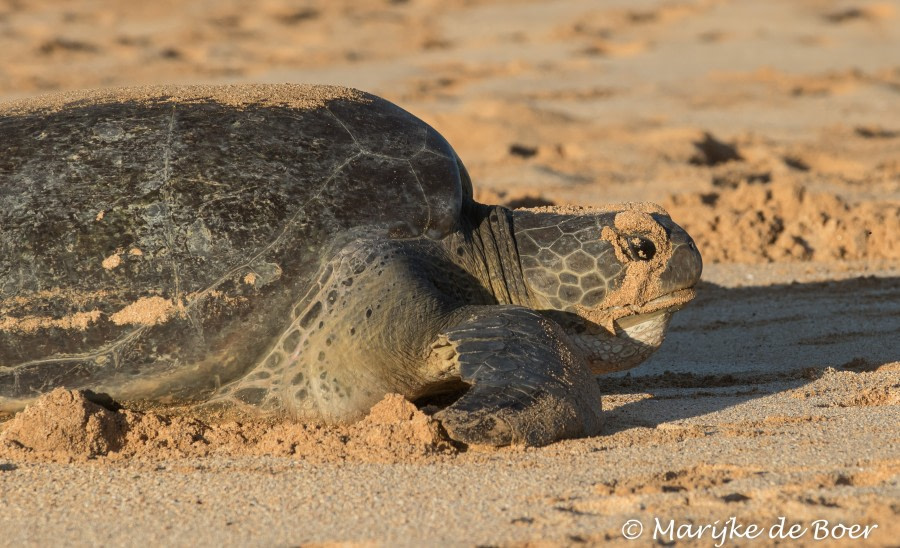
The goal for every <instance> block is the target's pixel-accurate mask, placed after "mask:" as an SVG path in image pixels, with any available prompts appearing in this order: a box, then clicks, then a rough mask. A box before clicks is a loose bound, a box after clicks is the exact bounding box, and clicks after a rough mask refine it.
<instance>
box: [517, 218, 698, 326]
mask: <svg viewBox="0 0 900 548" xmlns="http://www.w3.org/2000/svg"><path fill="white" fill-rule="evenodd" d="M513 218H514V225H515V227H516V235H517V244H518V246H519V254H520V260H521V263H522V266H523V272H524V275H525V278H526V283H530V285H531V288H532V290H533V292H534V294H535V295H536V299H537V301H538V302H537V305H538V306H539V307H540V306H543V307H548V308H555V309H558V310H572V311H575V312H577V313H578V314H579V315H580V316H582V317H583V318H585V319H587V320H589V321H591V322H593V323H595V324H598V325H601V326H605V327H606V328H607V330H609V331H610V332H614V328H613V326H612V322H613V321H614V320H617V319H619V318H622V317H625V316H629V315H634V314H641V313H649V312H653V311H655V310H659V309H662V308H667V307H668V308H672V307H676V306H680V305H683V304H684V303H685V302H687V301H689V300H690V299H691V298H692V296H693V292H692V291H691V288H692V287H693V286H694V285H695V284H696V283H697V281H698V280H699V278H700V272H701V269H702V262H701V259H700V253H699V251H698V250H697V248H696V246H695V245H694V243H693V240H692V239H691V238H690V236H689V235H688V234H687V233H686V232H685V231H684V230H683V229H682V228H681V227H679V226H678V225H677V224H675V223H674V222H673V221H672V219H671V218H670V217H669V215H668V213H667V212H666V211H665V210H664V209H663V208H662V207H660V206H658V205H656V204H653V203H645V202H629V203H624V204H610V205H605V206H600V207H580V206H544V207H536V208H523V209H517V210H514V212H513ZM676 255H677V256H676ZM664 297H669V298H668V299H667V300H665V302H663V298H664ZM673 309H674V308H673Z"/></svg>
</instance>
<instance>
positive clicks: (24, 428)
mask: <svg viewBox="0 0 900 548" xmlns="http://www.w3.org/2000/svg"><path fill="white" fill-rule="evenodd" d="M89 397H90V393H86V392H79V391H74V390H65V389H63V388H57V389H56V390H54V391H52V392H50V393H49V394H47V395H46V396H44V397H42V398H41V399H40V400H38V401H37V403H35V404H34V405H31V406H29V407H28V408H26V409H25V410H24V411H22V412H21V413H19V414H18V415H17V416H16V417H15V418H14V419H12V420H11V421H10V422H9V424H8V425H7V426H6V428H5V429H4V430H3V433H2V434H0V452H4V449H6V450H7V451H10V450H11V451H12V452H17V451H20V452H28V453H32V454H39V455H41V456H42V457H43V458H46V459H48V460H83V459H87V458H92V457H96V456H98V455H105V454H107V453H108V452H110V451H117V450H119V449H121V447H122V442H123V440H124V437H125V431H126V429H127V426H126V423H125V420H124V419H125V416H124V415H122V414H120V413H116V412H113V411H110V410H108V409H106V408H104V407H101V406H100V405H97V404H96V403H93V402H91V401H90V400H89V399H88V398H89Z"/></svg>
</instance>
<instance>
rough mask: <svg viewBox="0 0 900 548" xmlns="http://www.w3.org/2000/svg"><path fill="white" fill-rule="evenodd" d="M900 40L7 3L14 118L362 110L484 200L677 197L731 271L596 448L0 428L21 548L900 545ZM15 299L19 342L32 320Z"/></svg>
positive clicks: (887, 8)
mask: <svg viewBox="0 0 900 548" xmlns="http://www.w3.org/2000/svg"><path fill="white" fill-rule="evenodd" d="M898 21H900V9H898V8H897V6H896V5H895V3H892V2H883V1H879V0H872V1H865V0H860V1H852V0H803V1H798V2H783V1H779V0H760V1H754V2H727V1H708V0H687V1H682V2H668V1H663V0H647V1H641V2H596V0H562V1H559V2H533V1H530V0H498V1H493V0H449V1H445V2H435V1H432V0H410V1H407V2H380V1H379V2H375V1H371V2H370V1H356V0H335V1H330V2H324V1H311V2H306V3H303V4H302V5H298V4H297V3H295V2H288V1H286V0H265V1H263V2H259V3H256V4H254V6H253V9H248V6H247V4H246V3H244V2H232V1H225V2H221V1H219V2H212V1H211V0H199V1H198V2H193V3H189V4H185V3H184V2H175V1H174V0H160V1H157V2H150V3H138V4H134V3H127V4H126V3H122V2H113V1H112V0H96V1H90V2H88V1H73V2H67V3H65V5H64V6H61V5H60V3H59V2H51V1H48V0H35V1H29V2H6V3H2V2H0V96H2V98H4V99H11V100H21V101H23V103H20V104H24V105H28V104H35V103H34V101H35V99H33V98H35V97H37V96H40V95H42V94H44V93H46V92H57V91H63V92H70V95H69V97H72V98H78V97H81V98H84V97H86V95H85V94H84V93H83V92H79V91H77V90H79V89H83V88H103V87H109V86H128V87H132V88H135V87H137V88H141V87H144V86H167V87H168V86H175V85H180V84H237V83H240V84H251V85H252V84H259V83H275V84H279V83H285V82H292V83H302V82H305V83H328V84H336V85H338V86H342V88H341V89H346V88H355V89H362V90H365V91H367V92H373V93H375V94H377V95H379V96H383V97H385V98H387V99H389V100H392V101H394V102H396V103H397V104H399V105H401V106H402V107H403V108H406V109H407V110H409V111H411V112H413V113H414V114H416V115H418V116H420V117H422V118H423V119H424V120H426V121H427V122H429V123H430V124H432V125H433V126H434V127H435V128H436V129H437V130H438V131H440V133H441V134H443V135H444V136H445V137H446V138H447V139H448V141H449V142H450V143H451V144H452V145H453V147H454V149H455V150H456V152H457V153H458V154H459V156H460V157H461V158H462V160H463V161H464V163H465V165H466V168H467V170H468V171H469V174H470V175H471V177H472V180H473V183H474V188H475V193H476V198H477V199H478V200H479V201H481V202H485V203H502V204H505V205H508V206H510V207H542V206H543V207H548V206H549V207H560V208H567V207H575V206H587V207H602V206H603V204H607V203H611V202H615V203H622V202H648V201H649V202H655V203H659V204H661V205H662V206H663V207H665V209H666V210H667V211H668V212H669V213H671V215H672V218H673V219H674V220H675V221H676V222H677V223H679V224H680V225H681V226H683V227H685V228H686V229H687V230H688V231H689V233H691V234H692V235H693V237H694V238H695V240H696V241H697V243H698V246H699V247H700V250H701V252H702V254H703V257H704V266H705V268H704V277H703V281H702V282H701V284H700V286H699V287H698V288H697V296H696V298H695V300H694V301H693V302H692V303H691V304H690V305H689V306H687V307H686V308H685V309H683V310H681V311H679V312H678V313H677V314H676V315H675V317H674V319H673V322H672V325H671V328H670V332H669V335H668V337H667V340H666V343H665V344H664V345H663V347H662V349H661V350H660V351H659V352H658V353H657V354H656V355H654V356H653V357H651V358H650V359H649V360H648V361H647V362H646V363H645V364H642V365H641V366H639V367H638V368H635V369H633V370H631V371H628V372H623V373H617V374H613V375H608V376H605V377H603V378H601V380H600V382H601V388H602V391H603V394H604V396H603V408H604V412H603V419H604V426H603V430H602V433H601V434H600V435H599V436H596V437H593V438H588V439H581V440H567V441H563V442H559V443H556V444H553V445H551V446H549V447H545V448H541V449H522V448H507V449H500V450H489V449H478V450H475V449H469V450H460V448H454V447H452V446H446V445H444V444H445V443H446V442H445V441H444V440H443V439H442V438H441V437H440V435H439V434H440V432H439V430H438V431H437V433H436V432H435V430H434V426H435V425H434V423H433V422H431V421H430V419H429V418H428V415H427V414H425V413H421V412H420V411H415V410H414V408H413V407H412V406H410V405H409V404H408V403H404V402H402V401H399V400H396V399H393V400H389V401H387V402H383V403H382V405H381V406H379V407H378V408H377V409H375V410H373V412H372V414H371V415H370V417H369V418H367V419H366V421H367V422H364V423H359V424H358V425H351V426H342V427H322V426H317V425H312V424H292V423H282V422H271V421H253V420H247V421H231V422H229V421H227V420H224V421H213V420H209V419H208V418H207V417H205V416H202V415H192V414H190V413H181V412H179V413H175V412H174V411H172V412H169V411H165V412H163V411H160V410H154V411H147V410H138V409H129V408H126V409H115V410H111V409H107V408H105V407H103V405H110V404H109V402H104V401H102V400H98V401H100V403H99V404H94V403H92V402H91V401H90V398H94V396H90V398H88V399H85V398H82V397H81V396H79V395H78V394H72V393H70V392H65V391H63V392H60V393H56V394H54V395H53V396H48V397H47V398H46V399H45V400H43V401H42V402H41V403H39V404H37V405H35V406H34V407H32V409H31V410H30V411H29V412H25V413H22V414H21V415H18V416H17V417H4V418H6V419H10V420H6V422H3V423H2V424H0V430H2V433H0V436H2V439H3V440H4V441H3V443H2V444H0V531H2V532H3V537H2V539H3V540H2V541H0V543H3V544H10V545H17V546H28V545H47V544H67V545H79V544H85V545H87V544H91V545H98V544H100V545H133V544H138V543H141V544H148V543H149V544H153V545H157V544H158V545H162V544H166V545H169V544H177V545H188V544H190V545H198V544H200V545H246V544H256V545H259V544H265V545H304V544H318V545H325V544H328V545H334V544H337V543H340V544H356V545H398V546H403V545H407V546H411V545H423V544H432V545H433V544H442V545H465V546H468V545H502V546H557V545H563V546H570V545H574V544H588V545H595V544H601V543H604V544H607V543H608V544H613V545H617V544H618V545H633V544H634V542H633V541H627V540H625V537H624V536H623V526H624V525H625V524H626V523H627V522H628V521H629V520H639V521H640V522H641V523H642V524H643V526H644V535H643V536H642V538H641V541H644V542H645V543H651V542H655V543H660V542H663V543H670V542H671V541H672V540H673V539H670V538H654V537H653V534H654V532H653V526H654V523H655V521H654V520H661V522H662V523H669V520H674V522H675V523H676V524H677V525H682V524H696V525H703V524H712V523H716V522H718V523H719V524H722V523H724V522H725V521H727V520H728V519H729V518H731V517H734V519H735V520H736V521H737V522H738V523H740V524H743V525H744V526H746V525H748V524H756V525H759V526H760V527H763V528H765V530H766V531H768V530H769V528H770V527H772V526H773V525H775V524H777V523H779V520H783V522H784V523H786V524H788V525H791V524H799V525H801V526H804V527H811V524H812V523H813V522H814V521H816V520H826V521H827V522H828V523H829V524H830V525H831V526H832V527H835V526H836V524H844V525H846V526H851V525H854V524H856V525H860V526H873V525H877V526H878V528H876V529H874V530H873V531H870V535H869V536H868V537H867V538H866V539H863V540H850V539H848V538H846V537H844V538H841V539H834V538H829V539H826V540H814V539H813V538H812V536H811V535H812V532H811V530H810V531H807V532H806V533H805V536H803V537H801V538H799V539H794V540H791V539H775V540H772V539H770V538H766V537H764V538H762V539H759V540H758V541H754V542H756V543H757V544H760V545H768V544H771V543H772V542H775V541H778V542H780V543H782V544H784V545H815V546H833V545H853V546H858V545H862V544H865V545H867V546H870V545H871V546H887V545H892V544H896V539H897V538H900V519H898V515H900V445H898V440H900V426H898V422H900V421H898V420H897V416H898V401H897V394H898V392H900V362H898V360H900V346H898V343H897V340H898V337H900V324H898V322H900V236H898V234H900V226H898V223H900V163H898V160H897V150H898V146H900V101H898V90H900V66H898V61H897V53H896V52H897V51H898V50H900V25H898V24H897V23H898ZM156 89H157V90H159V89H161V88H159V87H157V88H156ZM169 89H172V88H169ZM258 89H261V88H258ZM341 89H336V91H335V93H344V94H346V92H345V91H341ZM232 90H233V91H234V94H233V96H232V97H230V98H226V99H225V100H227V101H233V104H238V105H243V104H250V103H252V102H254V101H258V100H260V94H259V93H256V94H255V95H254V93H253V92H249V91H248V88H232ZM241 90H243V91H241ZM131 93H132V94H133V95H134V94H138V95H140V94H141V93H145V97H149V96H146V93H147V92H146V90H145V92H139V91H134V90H133V91H132V92H131ZM153 93H156V95H152V94H151V95H152V96H153V97H159V95H160V93H157V92H153ZM166 93H168V92H166ZM110 96H112V95H110ZM254 97H255V98H254ZM36 101H37V102H40V101H41V100H40V99H37V100H36ZM298 104H299V103H298ZM305 104H315V103H305ZM45 106H47V107H49V108H58V107H59V106H60V105H55V106H54V105H45ZM5 112H8V111H5ZM0 127H2V126H0ZM0 192H2V191H0ZM97 215H98V218H102V215H103V213H102V212H97ZM0 219H2V212H0ZM2 228H3V226H2V222H0V230H2ZM119 253H124V250H121V251H120V250H118V249H116V248H111V249H109V250H108V252H106V253H105V254H104V256H103V257H107V258H108V257H110V256H112V255H114V254H115V255H116V256H119ZM129 253H130V252H129ZM103 257H99V258H98V260H100V261H102V260H103ZM121 258H122V259H123V260H124V259H125V258H126V257H125V256H124V255H122V256H121ZM113 262H115V260H112V261H111V262H109V263H107V264H108V265H109V266H112V263H113ZM259 274H260V275H261V273H259ZM256 282H257V283H260V282H259V280H256ZM248 283H250V282H249V281H248ZM8 287H9V286H7V285H3V284H0V289H2V291H4V293H2V294H0V335H3V334H5V333H15V332H16V330H17V329H21V328H30V327H28V325H31V324H20V323H17V322H16V320H15V319H14V318H13V316H16V315H15V314H14V313H11V312H10V311H13V310H15V309H16V307H18V306H20V305H21V303H18V302H17V300H16V299H17V297H16V295H15V294H12V293H10V292H9V290H8V289H7V288H8ZM64 292H66V288H50V289H48V292H47V294H46V295H44V296H40V298H41V299H45V298H46V299H47V300H48V302H49V300H50V299H55V298H58V295H60V294H62V293H64ZM70 297H71V300H72V302H73V303H83V306H82V310H81V312H82V313H83V314H85V315H84V316H78V317H77V319H78V322H75V323H74V324H71V323H67V324H65V325H62V324H61V325H56V326H53V327H54V328H55V329H66V330H68V331H70V332H71V331H72V330H73V328H75V327H74V326H75V325H81V323H83V322H88V321H93V320H92V319H91V318H92V316H91V315H90V314H91V311H92V310H93V303H94V302H95V301H96V300H98V299H102V297H103V296H102V295H93V294H90V295H88V294H85V295H71V296H69V295H66V298H70ZM39 304H40V303H34V307H36V308H40V306H38V305H39ZM29 306H30V305H29ZM34 307H33V308H34ZM33 316H34V317H33V318H31V319H30V320H29V321H36V322H38V323H41V322H45V321H49V320H52V318H44V317H43V316H42V315H40V314H38V313H35V314H33ZM23 321H24V320H23ZM35 325H36V324H35ZM41 329H43V327H41ZM94 399H96V398H94ZM112 407H113V409H114V406H112ZM0 420H3V418H0ZM675 540H677V539H675ZM732 541H734V539H732ZM639 542H640V541H639ZM737 542H746V543H748V544H750V543H751V542H748V541H746V540H737V541H736V542H735V543H737ZM713 543H714V542H713V541H711V540H710V539H709V538H705V539H702V540H701V541H700V542H699V544H713ZM726 544H727V543H726Z"/></svg>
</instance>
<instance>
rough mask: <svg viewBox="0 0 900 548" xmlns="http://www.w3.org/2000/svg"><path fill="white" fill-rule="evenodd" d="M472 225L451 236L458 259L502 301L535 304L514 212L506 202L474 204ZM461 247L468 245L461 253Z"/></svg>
mask: <svg viewBox="0 0 900 548" xmlns="http://www.w3.org/2000/svg"><path fill="white" fill-rule="evenodd" d="M470 207H471V214H470V215H466V216H465V217H468V218H469V219H470V220H471V221H470V223H471V224H470V225H469V226H465V227H462V230H460V231H458V232H457V233H456V234H454V235H453V236H452V237H451V240H452V246H453V247H452V251H453V256H454V259H455V260H456V261H457V262H458V263H459V264H460V265H461V266H462V267H463V268H465V269H466V270H467V271H468V272H469V273H470V274H472V275H473V276H474V277H476V278H477V279H478V280H479V281H480V282H481V285H482V286H483V287H484V288H486V289H487V290H489V291H490V292H491V294H492V295H493V296H494V298H495V299H497V302H498V303H500V304H517V305H521V306H528V307H530V306H532V302H531V296H530V295H529V293H528V288H527V287H526V286H525V279H524V276H523V275H522V267H521V265H520V264H519V253H518V251H517V250H516V242H515V237H514V234H513V227H512V215H510V211H509V210H508V209H506V208H505V207H502V206H487V205H482V204H472V205H471V206H470ZM460 247H462V248H463V249H464V252H463V253H462V254H460V253H458V252H457V251H456V250H458V249H459V248H460Z"/></svg>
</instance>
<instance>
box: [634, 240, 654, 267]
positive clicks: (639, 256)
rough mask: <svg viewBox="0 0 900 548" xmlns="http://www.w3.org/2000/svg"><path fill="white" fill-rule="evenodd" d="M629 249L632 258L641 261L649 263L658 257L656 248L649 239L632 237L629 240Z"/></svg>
mask: <svg viewBox="0 0 900 548" xmlns="http://www.w3.org/2000/svg"><path fill="white" fill-rule="evenodd" d="M628 247H630V248H631V255H632V257H634V258H635V259H636V260H639V261H649V260H651V259H652V258H653V256H654V255H656V246H655V245H653V242H651V241H650V240H648V239H647V238H642V237H640V236H632V237H630V238H628Z"/></svg>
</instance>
